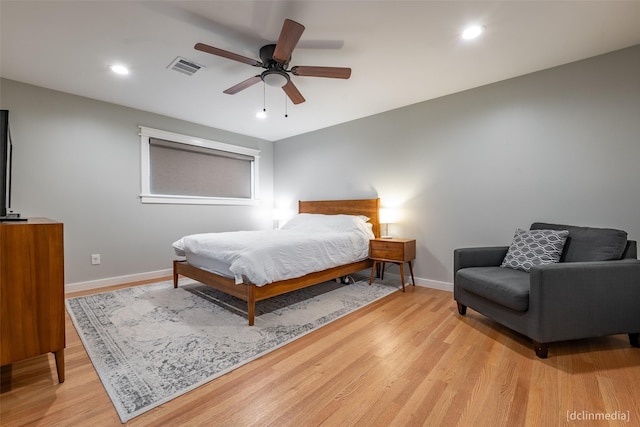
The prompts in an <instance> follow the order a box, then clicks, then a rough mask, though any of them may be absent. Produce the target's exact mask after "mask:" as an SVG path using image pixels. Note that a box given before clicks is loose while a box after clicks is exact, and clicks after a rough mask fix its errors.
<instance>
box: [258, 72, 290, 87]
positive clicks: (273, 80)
mask: <svg viewBox="0 0 640 427" xmlns="http://www.w3.org/2000/svg"><path fill="white" fill-rule="evenodd" d="M262 81H263V82H265V84H267V85H268V86H273V87H282V86H284V85H286V84H287V83H289V75H288V74H287V73H286V72H284V71H278V70H267V71H265V72H263V73H262Z"/></svg>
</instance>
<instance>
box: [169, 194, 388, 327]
mask: <svg viewBox="0 0 640 427" xmlns="http://www.w3.org/2000/svg"><path fill="white" fill-rule="evenodd" d="M298 212H299V213H311V214H329V215H336V214H346V215H365V216H367V217H369V218H370V219H369V222H370V223H371V224H372V225H373V234H374V235H375V236H376V237H380V217H379V212H380V199H359V200H321V201H299V202H298ZM372 265H373V261H371V260H370V259H366V260H363V261H358V262H354V263H351V264H345V265H340V266H338V267H333V268H329V269H327V270H323V271H318V272H315V273H310V274H307V275H305V276H302V277H297V278H295V279H288V280H282V281H279V282H273V283H269V284H268V285H264V286H256V285H254V284H252V283H241V284H236V283H235V280H234V279H232V278H229V277H224V276H220V275H218V274H215V273H211V272H209V271H206V270H202V269H200V268H198V267H194V266H192V265H191V264H189V263H188V262H186V261H184V260H175V261H173V287H174V288H177V287H178V277H179V276H181V275H182V276H185V277H189V278H191V279H194V280H196V281H198V282H201V283H204V284H205V285H208V286H211V287H212V288H214V289H217V290H219V291H221V292H224V293H226V294H229V295H233V296H234V297H236V298H240V299H241V300H243V301H246V302H247V314H248V318H249V326H253V323H254V319H255V308H256V302H257V301H261V300H264V299H267V298H271V297H274V296H277V295H282V294H286V293H287V292H291V291H295V290H297V289H302V288H306V287H308V286H312V285H317V284H318V283H322V282H326V281H327V280H332V279H335V278H337V277H342V276H347V275H349V274H352V273H356V272H358V271H360V270H364V269H367V268H371V267H372Z"/></svg>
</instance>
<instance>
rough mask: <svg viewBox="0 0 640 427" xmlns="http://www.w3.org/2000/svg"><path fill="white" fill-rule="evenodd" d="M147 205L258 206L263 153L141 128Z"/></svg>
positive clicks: (143, 194)
mask: <svg viewBox="0 0 640 427" xmlns="http://www.w3.org/2000/svg"><path fill="white" fill-rule="evenodd" d="M140 147H141V159H142V160H141V161H142V164H141V168H140V170H141V184H142V189H141V194H140V198H141V200H142V203H174V204H176V203H184V204H234V205H238V204H246V205H249V204H255V203H257V199H258V191H257V190H258V160H259V158H260V151H259V150H254V149H251V148H245V147H239V146H235V145H230V144H224V143H222V142H216V141H208V140H206V139H200V138H194V137H190V136H185V135H179V134H176V133H171V132H165V131H162V130H157V129H151V128H147V127H143V126H140Z"/></svg>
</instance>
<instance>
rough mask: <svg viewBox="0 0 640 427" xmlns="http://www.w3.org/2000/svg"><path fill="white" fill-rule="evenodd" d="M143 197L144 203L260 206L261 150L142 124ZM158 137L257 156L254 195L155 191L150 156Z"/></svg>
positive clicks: (254, 163) (141, 197)
mask: <svg viewBox="0 0 640 427" xmlns="http://www.w3.org/2000/svg"><path fill="white" fill-rule="evenodd" d="M139 135H140V162H141V163H140V178H141V179H140V185H141V189H140V200H141V201H142V203H166V204H189V205H192V204H197V205H256V204H258V202H259V199H258V182H259V179H258V177H259V176H260V175H259V170H260V168H259V163H260V150H255V149H253V148H247V147H240V146H237V145H231V144H225V143H223V142H218V141H210V140H208V139H202V138H197V137H193V136H187V135H181V134H177V133H173V132H167V131H164V130H159V129H153V128H148V127H145V126H140V134H139ZM150 138H157V139H164V140H166V141H172V142H178V143H181V144H188V145H193V146H196V147H202V148H210V149H213V150H220V151H226V152H229V153H234V154H242V155H245V156H250V157H253V161H252V162H251V163H252V169H251V198H229V197H199V196H183V195H175V194H166V195H165V194H152V193H151V175H150V172H151V165H150V157H149V139H150Z"/></svg>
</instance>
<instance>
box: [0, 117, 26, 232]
mask: <svg viewBox="0 0 640 427" xmlns="http://www.w3.org/2000/svg"><path fill="white" fill-rule="evenodd" d="M12 156H13V145H12V144H11V132H10V130H9V110H0V174H1V175H0V176H1V177H2V188H0V221H22V220H23V218H21V217H20V214H15V213H12V212H11V160H12Z"/></svg>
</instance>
